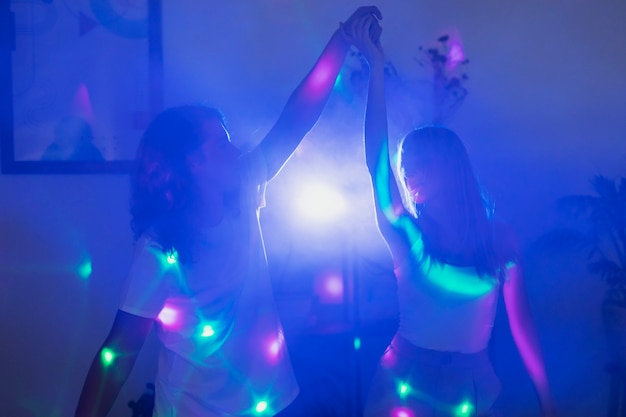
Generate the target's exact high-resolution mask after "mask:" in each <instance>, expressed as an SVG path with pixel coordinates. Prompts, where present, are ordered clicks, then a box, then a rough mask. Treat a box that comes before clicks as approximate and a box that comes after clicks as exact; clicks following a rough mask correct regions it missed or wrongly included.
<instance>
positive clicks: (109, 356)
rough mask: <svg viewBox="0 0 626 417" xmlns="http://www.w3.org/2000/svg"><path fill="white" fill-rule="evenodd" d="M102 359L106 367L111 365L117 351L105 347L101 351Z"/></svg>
mask: <svg viewBox="0 0 626 417" xmlns="http://www.w3.org/2000/svg"><path fill="white" fill-rule="evenodd" d="M100 360H102V365H104V366H105V367H108V366H110V365H111V364H112V363H113V361H114V360H115V352H113V350H111V349H109V348H103V349H102V351H101V352H100Z"/></svg>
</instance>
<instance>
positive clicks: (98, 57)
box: [0, 0, 163, 174]
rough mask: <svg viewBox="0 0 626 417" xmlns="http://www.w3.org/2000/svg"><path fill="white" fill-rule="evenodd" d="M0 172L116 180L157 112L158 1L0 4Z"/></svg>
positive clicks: (33, 0)
mask: <svg viewBox="0 0 626 417" xmlns="http://www.w3.org/2000/svg"><path fill="white" fill-rule="evenodd" d="M0 7H2V11H1V12H0V13H1V17H0V19H1V22H0V28H1V29H0V47H1V48H2V49H1V51H0V59H1V64H2V65H0V83H1V85H2V89H3V90H4V91H6V92H7V94H2V98H1V99H0V100H2V102H1V103H0V110H1V112H2V116H1V117H2V125H1V129H2V131H1V137H0V141H1V143H0V144H1V157H2V159H1V162H2V165H1V168H2V173H3V174H107V173H110V174H124V173H129V172H131V170H132V166H133V159H134V157H135V153H136V149H137V146H138V144H139V140H140V138H141V134H142V133H143V131H144V130H145V128H146V127H147V125H148V123H149V121H150V120H151V119H152V117H153V116H154V115H155V114H156V113H158V112H159V111H160V110H161V109H162V102H163V98H162V71H163V68H162V67H163V59H162V41H161V1H160V0H145V1H143V2H141V1H140V2H114V1H111V0H75V1H73V2H49V1H42V0H22V1H16V0H14V1H10V2H2V6H0Z"/></svg>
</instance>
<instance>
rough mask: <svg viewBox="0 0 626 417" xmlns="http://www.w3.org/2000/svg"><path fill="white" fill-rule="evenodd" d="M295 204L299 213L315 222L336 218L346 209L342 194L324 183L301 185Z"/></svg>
mask: <svg viewBox="0 0 626 417" xmlns="http://www.w3.org/2000/svg"><path fill="white" fill-rule="evenodd" d="M296 204H297V209H298V213H300V215H302V216H303V217H305V218H306V219H307V220H311V221H316V222H328V221H332V220H337V219H339V218H340V217H341V216H342V215H343V214H344V213H345V211H346V201H345V199H344V198H343V196H342V195H341V194H340V193H339V192H338V191H337V190H336V189H334V188H332V187H330V186H327V185H324V184H309V185H305V186H304V187H302V189H301V194H300V196H299V197H298V198H297V200H296Z"/></svg>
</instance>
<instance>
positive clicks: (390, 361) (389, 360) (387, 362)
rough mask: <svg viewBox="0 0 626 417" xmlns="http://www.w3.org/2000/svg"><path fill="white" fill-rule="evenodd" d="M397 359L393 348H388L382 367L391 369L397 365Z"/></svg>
mask: <svg viewBox="0 0 626 417" xmlns="http://www.w3.org/2000/svg"><path fill="white" fill-rule="evenodd" d="M396 361H397V358H396V354H395V352H394V351H393V349H391V348H387V350H386V351H385V353H384V354H383V357H382V361H381V362H382V365H383V366H384V367H386V368H391V367H392V366H394V365H395V364H396Z"/></svg>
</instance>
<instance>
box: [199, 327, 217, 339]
mask: <svg viewBox="0 0 626 417" xmlns="http://www.w3.org/2000/svg"><path fill="white" fill-rule="evenodd" d="M213 335H215V330H213V326H211V325H210V324H205V325H203V326H202V333H201V334H200V336H202V337H211V336H213Z"/></svg>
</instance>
